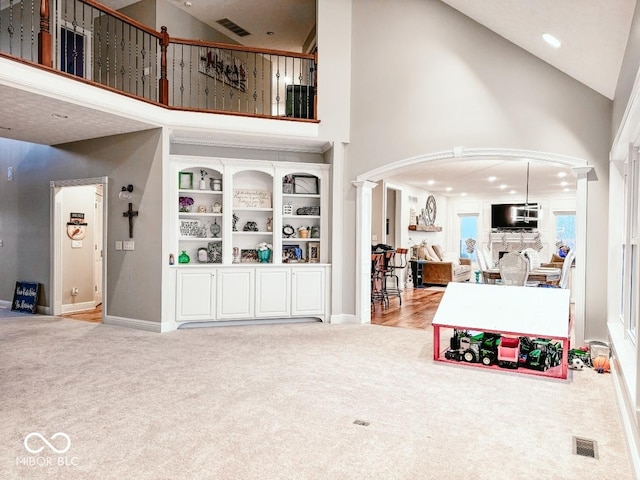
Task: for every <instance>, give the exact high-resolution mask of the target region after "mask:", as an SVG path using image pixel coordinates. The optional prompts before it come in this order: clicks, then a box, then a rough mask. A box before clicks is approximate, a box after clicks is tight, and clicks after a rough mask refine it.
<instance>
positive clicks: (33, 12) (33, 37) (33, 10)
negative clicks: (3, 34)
mask: <svg viewBox="0 0 640 480" xmlns="http://www.w3.org/2000/svg"><path fill="white" fill-rule="evenodd" d="M35 18H36V7H35V1H34V0H31V45H30V46H29V52H30V53H29V60H31V61H36V60H37V58H38V56H37V53H36V55H34V54H33V49H34V46H35V45H36V29H35V26H34V23H35ZM0 31H1V29H0Z"/></svg>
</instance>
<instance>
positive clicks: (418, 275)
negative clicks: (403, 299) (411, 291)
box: [411, 260, 427, 288]
mask: <svg viewBox="0 0 640 480" xmlns="http://www.w3.org/2000/svg"><path fill="white" fill-rule="evenodd" d="M425 263H427V261H426V260H411V274H412V275H413V288H424V285H423V283H422V268H423V266H424V264H425Z"/></svg>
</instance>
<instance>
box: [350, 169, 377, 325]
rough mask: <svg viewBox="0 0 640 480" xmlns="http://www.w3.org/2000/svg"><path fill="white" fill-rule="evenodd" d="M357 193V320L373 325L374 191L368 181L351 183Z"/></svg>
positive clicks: (374, 184) (373, 184)
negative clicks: (372, 232) (372, 218)
mask: <svg viewBox="0 0 640 480" xmlns="http://www.w3.org/2000/svg"><path fill="white" fill-rule="evenodd" d="M351 183H352V184H353V185H354V186H355V187H356V189H357V191H356V319H357V321H358V322H359V323H371V204H372V201H373V200H372V198H373V189H374V188H375V187H376V186H377V185H378V184H377V183H375V182H369V181H368V180H362V181H355V182H351Z"/></svg>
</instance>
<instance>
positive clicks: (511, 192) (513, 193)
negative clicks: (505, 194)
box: [509, 190, 518, 195]
mask: <svg viewBox="0 0 640 480" xmlns="http://www.w3.org/2000/svg"><path fill="white" fill-rule="evenodd" d="M509 193H510V194H511V195H515V194H516V193H518V192H516V191H515V190H511V191H510V192H509Z"/></svg>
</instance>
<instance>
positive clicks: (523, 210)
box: [511, 162, 538, 224]
mask: <svg viewBox="0 0 640 480" xmlns="http://www.w3.org/2000/svg"><path fill="white" fill-rule="evenodd" d="M537 220H538V204H534V205H529V162H527V190H526V194H525V200H524V206H522V205H518V206H515V205H514V206H513V207H511V221H512V222H513V223H516V222H524V223H526V224H529V223H530V222H531V221H535V222H537Z"/></svg>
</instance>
